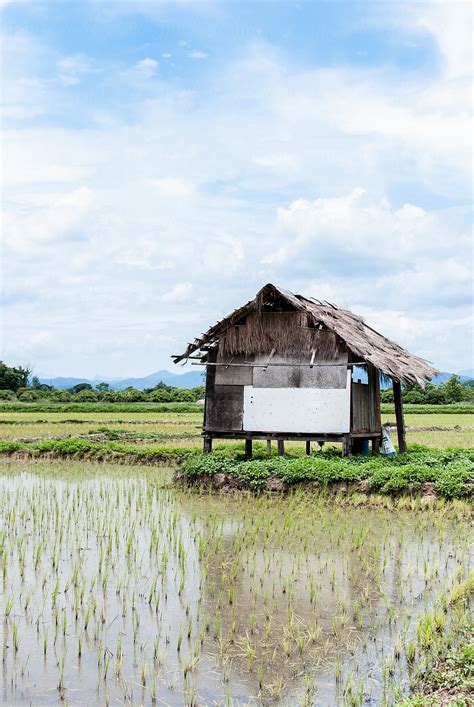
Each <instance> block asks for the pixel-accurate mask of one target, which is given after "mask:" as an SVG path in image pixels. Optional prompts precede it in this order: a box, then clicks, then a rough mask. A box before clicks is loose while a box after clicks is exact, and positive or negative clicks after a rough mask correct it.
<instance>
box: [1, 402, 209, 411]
mask: <svg viewBox="0 0 474 707" xmlns="http://www.w3.org/2000/svg"><path fill="white" fill-rule="evenodd" d="M203 409H204V408H203V406H202V405H196V403H54V402H49V401H36V402H33V403H22V402H19V401H14V402H11V401H2V402H1V403H0V412H10V411H12V412H133V413H135V412H202V411H203Z"/></svg>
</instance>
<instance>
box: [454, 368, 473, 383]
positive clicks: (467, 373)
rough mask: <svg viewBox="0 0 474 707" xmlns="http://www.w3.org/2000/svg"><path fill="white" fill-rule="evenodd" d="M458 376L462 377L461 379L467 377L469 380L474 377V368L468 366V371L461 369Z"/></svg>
mask: <svg viewBox="0 0 474 707" xmlns="http://www.w3.org/2000/svg"><path fill="white" fill-rule="evenodd" d="M458 376H459V377H460V378H461V380H462V379H463V378H464V377H466V378H467V379H468V380H472V379H473V378H474V368H468V369H467V371H459V373H458Z"/></svg>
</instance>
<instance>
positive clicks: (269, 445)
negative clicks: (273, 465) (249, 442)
mask: <svg viewBox="0 0 474 707" xmlns="http://www.w3.org/2000/svg"><path fill="white" fill-rule="evenodd" d="M271 458H272V440H271V439H267V459H271Z"/></svg>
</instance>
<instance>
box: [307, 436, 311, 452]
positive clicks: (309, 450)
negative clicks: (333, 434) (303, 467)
mask: <svg viewBox="0 0 474 707" xmlns="http://www.w3.org/2000/svg"><path fill="white" fill-rule="evenodd" d="M306 454H308V455H310V454H311V440H309V439H307V440H306Z"/></svg>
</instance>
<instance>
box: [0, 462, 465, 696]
mask: <svg viewBox="0 0 474 707" xmlns="http://www.w3.org/2000/svg"><path fill="white" fill-rule="evenodd" d="M171 474H172V470H170V469H164V468H150V467H127V466H118V465H108V464H91V463H84V462H72V461H71V462H70V461H67V462H64V461H63V462H58V461H54V462H37V463H32V462H28V461H11V462H7V461H4V462H2V465H1V470H0V509H1V510H0V574H1V577H0V582H1V583H2V592H1V603H0V616H1V622H0V650H1V651H2V680H1V689H2V695H1V699H2V700H3V702H4V703H6V704H14V703H26V704H28V703H33V704H56V703H58V702H60V701H64V702H65V703H67V704H81V705H83V704H109V703H110V704H154V703H156V704H168V705H182V704H186V705H201V704H202V705H203V704H206V705H207V704H236V705H237V704H239V705H241V704H242V705H243V704H255V705H259V704H272V703H273V704H274V703H276V704H282V705H298V704H301V705H339V704H340V705H362V704H366V705H383V704H387V705H392V704H396V703H397V701H400V700H401V699H402V698H403V697H404V696H405V695H407V694H408V693H409V689H410V683H411V681H412V679H413V677H414V675H415V674H416V673H417V672H419V671H421V670H423V668H424V667H425V666H427V665H429V664H430V661H431V660H432V659H433V658H434V657H435V656H436V653H437V650H438V649H439V647H440V646H441V644H442V643H443V642H445V641H449V639H450V637H454V636H455V634H456V631H457V630H458V628H459V626H460V625H461V624H462V623H463V621H464V620H465V616H466V614H467V613H468V606H467V599H468V596H469V589H470V588H471V590H472V584H473V580H472V578H471V579H469V576H470V575H469V572H470V568H471V567H472V555H471V548H470V539H471V537H472V526H471V519H470V518H469V517H468V516H467V515H466V504H465V503H461V502H456V501H454V502H452V503H449V504H446V505H445V506H444V507H443V508H440V509H439V510H431V511H429V512H415V511H410V510H401V509H398V510H394V509H393V508H392V509H390V508H382V507H380V508H377V507H372V506H370V505H364V503H363V502H362V500H361V505H360V506H359V507H357V506H356V505H352V506H347V505H344V506H343V505H338V503H337V502H336V501H335V499H334V498H333V499H332V500H329V499H328V498H325V497H324V495H314V496H310V495H306V496H304V495H303V494H301V493H295V494H293V495H290V496H287V497H281V496H278V497H269V496H266V495H262V496H259V497H255V496H252V495H250V494H249V495H246V494H238V495H237V494H236V495H207V494H203V495H200V494H197V493H196V492H193V491H186V490H184V489H176V488H174V487H173V486H172V485H171V484H170V480H171Z"/></svg>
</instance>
